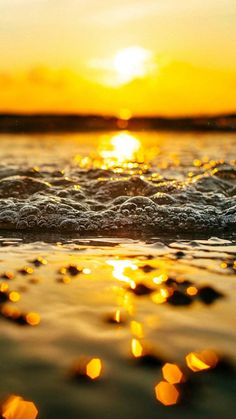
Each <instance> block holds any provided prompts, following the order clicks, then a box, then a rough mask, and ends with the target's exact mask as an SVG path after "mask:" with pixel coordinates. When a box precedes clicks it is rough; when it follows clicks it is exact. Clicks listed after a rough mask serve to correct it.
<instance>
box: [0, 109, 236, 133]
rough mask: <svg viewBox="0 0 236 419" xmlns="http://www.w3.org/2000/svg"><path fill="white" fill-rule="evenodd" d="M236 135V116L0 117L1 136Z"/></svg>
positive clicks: (7, 115)
mask: <svg viewBox="0 0 236 419" xmlns="http://www.w3.org/2000/svg"><path fill="white" fill-rule="evenodd" d="M124 129H125V130H130V131H139V130H156V131H183V132H185V131H200V132H201V131H202V132H206V131H211V132H212V131H213V132H214V131H215V132H236V113H235V114H228V115H227V114H226V115H223V114H222V115H216V116H209V117H207V116H199V117H173V118H172V117H171V118H170V117H160V116H156V117H155V116H151V117H133V118H131V119H129V120H123V119H119V118H117V117H114V116H101V115H81V114H13V113H4V114H0V133H19V134H20V133H22V134H23V133H49V132H51V133H60V132H62V133H63V132H71V133H73V132H83V131H115V130H124Z"/></svg>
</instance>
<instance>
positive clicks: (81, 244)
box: [0, 133, 236, 419]
mask: <svg viewBox="0 0 236 419" xmlns="http://www.w3.org/2000/svg"><path fill="white" fill-rule="evenodd" d="M124 142H125V147H124V146H123V145H124ZM235 149H236V141H235V138H234V137H233V136H232V135H226V136H225V135H224V136H223V137H222V134H221V135H212V134H210V135H205V134H202V135H200V134H198V135H195V134H184V135H182V134H181V135H180V134H178V135H176V134H173V133H171V134H160V133H149V134H146V133H135V134H129V133H119V134H117V133H111V134H104V135H103V134H102V135H101V134H90V135H88V134H79V135H68V136H29V137H27V136H3V137H2V138H1V151H0V154H1V167H0V176H1V181H0V194H1V198H0V201H1V206H0V228H1V232H0V274H1V275H2V277H1V279H0V287H1V293H2V294H1V302H0V312H1V318H0V321H1V337H0V348H1V373H2V377H1V383H0V399H1V400H4V399H6V398H7V396H8V395H10V394H16V395H20V396H21V397H23V398H24V399H26V400H31V401H33V402H34V403H35V405H36V406H37V408H38V410H39V418H41V419H54V418H57V419H65V418H68V419H77V418H79V417H84V418H88V419H90V418H91V419H93V418H94V419H95V418H105V419H110V418H111V417H113V418H114V419H121V418H130V419H131V418H132V419H139V418H143V417H147V418H149V419H152V418H153V419H154V418H156V417H163V418H169V417H170V418H183V417H186V418H194V419H195V418H196V419H198V418H205V417H209V418H212V419H213V418H214V419H215V418H221V417H223V416H224V417H225V418H229V419H230V418H234V416H235V408H236V404H235V385H236V370H235V368H236V355H235V353H236V352H235V348H236V329H235V318H236V309H235V301H236V282H235V279H236V278H235V270H236V264H235V256H236V240H235V216H236V211H235V179H236V177H235V174H236V172H235V161H234V159H233V158H234V156H235ZM37 258H42V259H37ZM29 268H30V269H29ZM206 286H207V287H208V288H207V289H206V288H205V287H206ZM32 313H33V315H32ZM208 349H210V350H213V351H214V353H215V354H216V355H217V358H218V364H217V365H216V367H215V368H207V369H205V370H202V371H199V372H193V371H192V370H191V369H190V368H189V367H188V366H187V364H186V355H187V354H189V353H192V352H200V351H203V350H208ZM81 356H87V357H92V358H96V359H99V360H100V361H101V363H102V371H101V375H100V377H99V379H98V380H94V381H93V380H88V379H87V380H84V377H81V375H78V374H77V376H76V379H75V377H74V375H75V367H74V365H75V363H76V362H81V358H80V357H81ZM166 363H174V364H176V365H178V366H179V367H180V368H181V369H182V370H183V373H184V374H185V376H186V382H185V383H180V384H177V385H176V389H177V391H178V392H179V400H178V403H176V404H174V405H173V406H165V405H163V403H162V402H161V401H160V400H157V399H156V396H155V387H156V385H157V384H158V383H159V382H161V381H163V380H164V378H163V373H162V368H163V366H164V365H165V364H166ZM24 419H31V417H30V416H26V417H24Z"/></svg>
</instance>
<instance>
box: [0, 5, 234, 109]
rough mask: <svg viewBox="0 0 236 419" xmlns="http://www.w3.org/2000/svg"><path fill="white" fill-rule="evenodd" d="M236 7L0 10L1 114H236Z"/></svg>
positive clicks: (23, 7)
mask: <svg viewBox="0 0 236 419" xmlns="http://www.w3.org/2000/svg"><path fill="white" fill-rule="evenodd" d="M235 45H236V2H235V0H214V1H213V0H205V1H203V0H178V1H177V0H146V1H144V0H143V1H141V0H86V1H85V0H10V1H9V0H0V51H1V60H0V97H1V100H0V111H21V112H23V111H24V112H38V111H39V112H48V111H50V112H82V113H85V112H95V113H102V114H111V113H112V114H119V112H120V110H121V109H129V110H130V111H131V113H132V114H138V115H141V114H144V115H150V114H151V115H153V114H163V115H185V114H204V113H216V112H232V111H236V95H235V87H236V52H235Z"/></svg>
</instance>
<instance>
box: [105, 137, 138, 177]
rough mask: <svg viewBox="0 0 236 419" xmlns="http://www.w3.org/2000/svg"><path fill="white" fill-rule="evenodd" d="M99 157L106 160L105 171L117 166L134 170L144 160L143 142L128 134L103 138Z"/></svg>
mask: <svg viewBox="0 0 236 419" xmlns="http://www.w3.org/2000/svg"><path fill="white" fill-rule="evenodd" d="M99 155H100V157H101V158H102V159H103V160H104V162H103V165H104V167H103V168H104V169H108V168H114V167H116V166H118V167H119V166H121V167H125V168H127V169H132V168H134V167H136V164H137V162H139V161H142V160H143V150H142V145H141V141H140V140H139V139H138V138H137V137H135V136H134V135H131V134H130V133H128V132H120V133H118V134H115V135H113V136H112V137H110V136H104V137H102V140H101V143H100V147H99Z"/></svg>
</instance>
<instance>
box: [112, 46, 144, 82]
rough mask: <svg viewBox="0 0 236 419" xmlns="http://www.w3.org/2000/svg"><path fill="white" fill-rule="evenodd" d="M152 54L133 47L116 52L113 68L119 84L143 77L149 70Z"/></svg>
mask: <svg viewBox="0 0 236 419" xmlns="http://www.w3.org/2000/svg"><path fill="white" fill-rule="evenodd" d="M151 61H152V53H151V51H148V50H146V49H144V48H141V47H138V46H134V47H129V48H125V49H122V50H120V51H118V52H117V53H116V55H115V57H114V61H113V66H114V70H115V71H116V73H117V76H118V79H119V82H120V83H128V82H130V81H132V80H134V79H135V78H140V77H144V76H145V75H146V74H147V73H148V72H149V68H150V63H151Z"/></svg>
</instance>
